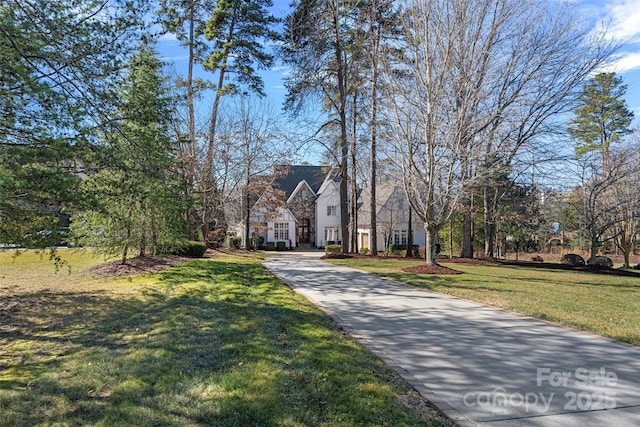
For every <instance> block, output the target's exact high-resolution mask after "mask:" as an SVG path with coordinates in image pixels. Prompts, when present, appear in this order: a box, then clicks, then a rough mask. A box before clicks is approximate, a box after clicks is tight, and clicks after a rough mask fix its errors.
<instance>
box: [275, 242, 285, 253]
mask: <svg viewBox="0 0 640 427" xmlns="http://www.w3.org/2000/svg"><path fill="white" fill-rule="evenodd" d="M276 249H277V250H279V251H284V250H285V249H287V244H286V243H285V242H276Z"/></svg>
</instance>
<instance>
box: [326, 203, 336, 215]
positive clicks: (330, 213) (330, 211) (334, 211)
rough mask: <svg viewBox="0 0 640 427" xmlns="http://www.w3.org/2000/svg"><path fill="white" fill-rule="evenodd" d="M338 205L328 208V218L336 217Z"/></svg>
mask: <svg viewBox="0 0 640 427" xmlns="http://www.w3.org/2000/svg"><path fill="white" fill-rule="evenodd" d="M336 212H337V209H336V205H330V206H327V216H336Z"/></svg>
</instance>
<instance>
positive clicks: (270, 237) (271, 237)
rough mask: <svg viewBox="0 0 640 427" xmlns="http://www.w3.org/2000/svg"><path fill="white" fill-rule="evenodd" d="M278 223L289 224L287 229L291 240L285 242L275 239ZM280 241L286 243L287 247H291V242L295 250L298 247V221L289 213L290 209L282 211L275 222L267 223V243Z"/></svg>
mask: <svg viewBox="0 0 640 427" xmlns="http://www.w3.org/2000/svg"><path fill="white" fill-rule="evenodd" d="M276 222H278V223H282V222H284V223H286V224H287V228H288V230H289V239H287V240H283V239H276V238H275V231H274V224H275V223H276ZM278 241H284V242H286V244H287V247H289V242H291V246H292V247H294V248H295V247H296V220H295V218H294V217H293V215H291V212H289V210H288V209H281V210H280V215H278V217H277V218H276V219H275V220H274V221H270V222H268V223H267V239H266V242H278Z"/></svg>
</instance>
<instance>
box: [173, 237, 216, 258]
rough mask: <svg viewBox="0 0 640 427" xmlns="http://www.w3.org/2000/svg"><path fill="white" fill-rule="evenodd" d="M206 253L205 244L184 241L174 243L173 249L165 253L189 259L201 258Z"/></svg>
mask: <svg viewBox="0 0 640 427" xmlns="http://www.w3.org/2000/svg"><path fill="white" fill-rule="evenodd" d="M206 251H207V245H206V243H204V242H195V241H192V240H185V241H184V242H178V243H176V245H175V247H173V248H171V249H169V250H168V251H167V253H169V254H172V255H181V256H186V257H190V258H202V257H203V256H204V253H205V252H206Z"/></svg>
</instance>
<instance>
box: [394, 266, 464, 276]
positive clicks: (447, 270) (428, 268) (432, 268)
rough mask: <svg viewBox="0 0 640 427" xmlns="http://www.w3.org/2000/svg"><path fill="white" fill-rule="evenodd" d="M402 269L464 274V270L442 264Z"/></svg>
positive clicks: (416, 271)
mask: <svg viewBox="0 0 640 427" xmlns="http://www.w3.org/2000/svg"><path fill="white" fill-rule="evenodd" d="M402 271H405V272H407V273H415V274H463V273H462V271H458V270H453V269H451V268H447V267H443V266H441V265H427V264H424V265H418V266H415V267H407V268H403V269H402Z"/></svg>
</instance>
